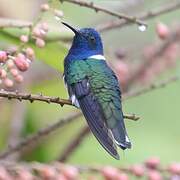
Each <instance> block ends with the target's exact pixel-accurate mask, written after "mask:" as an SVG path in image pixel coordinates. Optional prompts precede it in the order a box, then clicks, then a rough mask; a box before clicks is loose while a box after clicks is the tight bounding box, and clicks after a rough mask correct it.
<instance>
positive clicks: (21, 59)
mask: <svg viewBox="0 0 180 180" xmlns="http://www.w3.org/2000/svg"><path fill="white" fill-rule="evenodd" d="M14 63H15V65H16V67H17V68H18V69H19V70H20V71H27V70H28V68H29V63H28V62H27V61H26V57H25V56H24V55H23V54H18V56H17V57H16V58H15V60H14Z"/></svg>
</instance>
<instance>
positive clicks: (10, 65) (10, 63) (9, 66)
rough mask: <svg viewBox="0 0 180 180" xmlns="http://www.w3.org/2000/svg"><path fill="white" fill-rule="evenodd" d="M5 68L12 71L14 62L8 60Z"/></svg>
mask: <svg viewBox="0 0 180 180" xmlns="http://www.w3.org/2000/svg"><path fill="white" fill-rule="evenodd" d="M7 67H8V68H9V69H12V68H13V67H14V62H13V60H11V59H9V60H8V62H7Z"/></svg>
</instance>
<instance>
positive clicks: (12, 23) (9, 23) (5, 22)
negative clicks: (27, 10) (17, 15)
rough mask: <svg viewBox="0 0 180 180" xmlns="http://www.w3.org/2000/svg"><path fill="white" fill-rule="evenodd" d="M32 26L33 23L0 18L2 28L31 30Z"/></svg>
mask: <svg viewBox="0 0 180 180" xmlns="http://www.w3.org/2000/svg"><path fill="white" fill-rule="evenodd" d="M31 26H32V22H29V21H22V20H15V19H7V18H0V28H9V27H13V28H30V27H31Z"/></svg>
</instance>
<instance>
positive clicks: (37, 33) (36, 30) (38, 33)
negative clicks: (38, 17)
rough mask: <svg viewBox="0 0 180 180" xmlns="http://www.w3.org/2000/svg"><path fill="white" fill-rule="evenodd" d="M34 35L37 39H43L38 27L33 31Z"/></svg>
mask: <svg viewBox="0 0 180 180" xmlns="http://www.w3.org/2000/svg"><path fill="white" fill-rule="evenodd" d="M32 34H33V35H34V36H35V37H41V32H40V29H39V28H38V27H35V28H34V29H33V32H32Z"/></svg>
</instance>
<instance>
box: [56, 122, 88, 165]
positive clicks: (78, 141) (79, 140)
mask: <svg viewBox="0 0 180 180" xmlns="http://www.w3.org/2000/svg"><path fill="white" fill-rule="evenodd" d="M89 133H90V129H89V127H88V126H85V127H83V128H82V129H81V130H80V132H79V133H78V134H77V136H76V137H75V138H74V139H73V140H72V141H71V142H70V143H69V144H68V146H67V147H66V148H65V150H64V151H63V153H62V154H61V156H60V157H59V159H58V161H60V162H65V161H66V160H67V159H68V157H69V156H70V155H71V154H72V153H73V152H74V151H75V149H76V148H77V147H78V146H79V145H80V144H81V143H82V141H83V140H84V138H85V137H86V136H87V135H88V134H89Z"/></svg>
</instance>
